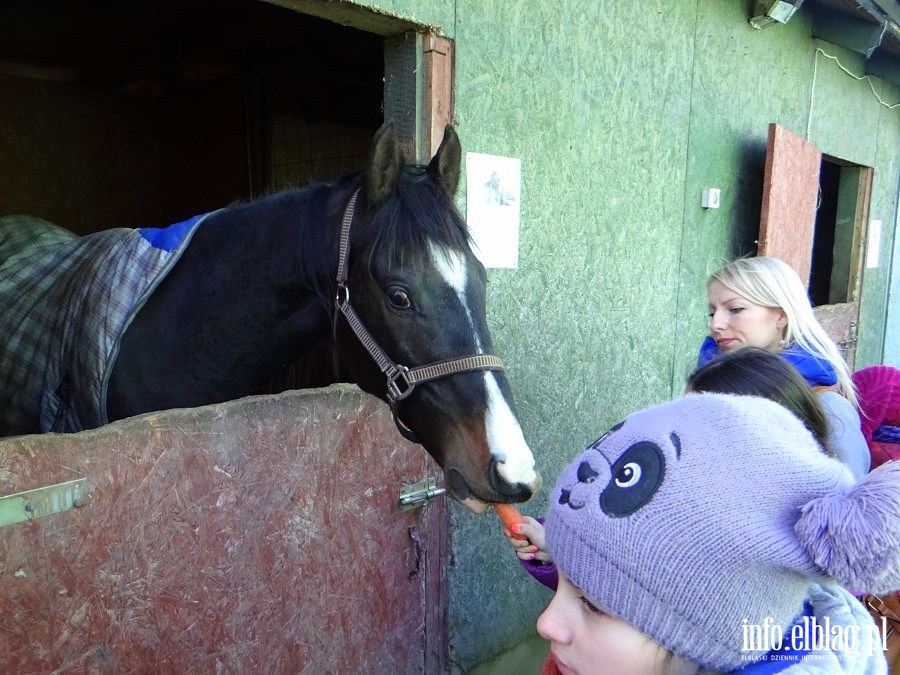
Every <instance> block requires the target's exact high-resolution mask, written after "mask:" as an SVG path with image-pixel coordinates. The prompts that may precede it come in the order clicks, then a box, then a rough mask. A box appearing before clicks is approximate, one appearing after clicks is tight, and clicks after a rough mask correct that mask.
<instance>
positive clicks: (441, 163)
mask: <svg viewBox="0 0 900 675" xmlns="http://www.w3.org/2000/svg"><path fill="white" fill-rule="evenodd" d="M461 159H462V148H461V147H460V145H459V136H457V135H456V130H455V129H454V128H453V127H452V126H450V125H449V124H448V125H447V126H446V127H444V139H443V140H442V141H441V146H440V147H439V148H438V151H437V152H436V153H435V155H434V157H433V158H432V160H431V163H430V164H429V165H428V170H429V171H430V172H432V173H433V174H435V175H436V176H437V178H438V180H439V181H440V182H441V185H443V186H444V189H445V190H446V191H447V194H448V195H450V196H451V197H453V196H455V195H456V188H457V187H459V164H460V160H461Z"/></svg>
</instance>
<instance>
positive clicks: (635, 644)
mask: <svg viewBox="0 0 900 675" xmlns="http://www.w3.org/2000/svg"><path fill="white" fill-rule="evenodd" d="M537 628H538V632H539V633H540V634H541V635H542V636H543V637H544V638H546V639H547V640H550V649H551V651H552V652H553V655H554V657H555V658H556V662H557V664H558V666H559V670H560V671H561V672H562V673H563V675H661V674H662V673H667V674H668V673H673V675H674V673H679V674H680V673H682V672H694V669H690V670H688V671H684V670H682V669H680V668H678V667H677V666H682V665H685V664H683V663H682V662H681V660H680V659H679V660H673V662H672V663H669V664H667V663H666V662H667V658H666V655H667V652H666V650H665V649H664V648H663V647H662V646H661V645H659V644H658V643H656V642H654V641H653V640H651V639H650V638H649V637H647V636H646V635H644V634H643V633H641V632H640V631H639V630H637V629H636V628H633V627H632V626H631V625H630V624H628V623H626V622H624V621H622V620H621V619H618V618H616V617H614V616H612V615H610V614H607V613H606V612H604V611H602V610H600V609H598V608H597V607H595V606H594V605H593V604H592V603H591V602H590V601H589V600H587V599H586V598H585V597H584V596H583V595H582V594H581V591H580V590H579V589H578V588H576V587H575V586H573V585H572V583H571V582H570V581H569V580H568V579H566V578H565V576H563V575H562V574H560V575H559V586H558V588H557V591H556V595H555V596H554V597H553V600H552V601H551V602H550V605H549V606H548V607H547V609H545V610H544V613H543V614H541V616H540V617H538V622H537ZM672 666H676V668H675V669H674V670H672Z"/></svg>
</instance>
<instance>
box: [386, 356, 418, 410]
mask: <svg viewBox="0 0 900 675" xmlns="http://www.w3.org/2000/svg"><path fill="white" fill-rule="evenodd" d="M385 374H386V375H387V395H388V398H389V399H391V400H392V401H402V400H403V399H405V398H406V397H407V396H409V395H410V394H411V393H412V392H413V389H415V388H416V385H415V384H414V383H412V382H410V381H409V368H407V367H406V366H401V365H399V364H397V365H395V366H394V367H393V368H391V370H390V371H388V372H387V373H385ZM400 380H402V381H403V388H402V389H401V388H400V386H399V384H398V383H399V381H400Z"/></svg>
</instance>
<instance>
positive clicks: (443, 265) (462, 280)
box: [428, 241, 482, 354]
mask: <svg viewBox="0 0 900 675" xmlns="http://www.w3.org/2000/svg"><path fill="white" fill-rule="evenodd" d="M428 248H429V253H430V254H431V260H432V262H433V263H434V267H435V269H437V271H438V273H439V274H440V275H441V277H442V278H443V279H444V281H446V282H447V285H448V286H449V287H450V288H452V289H453V290H454V292H455V293H456V297H457V298H459V304H461V305H462V308H463V311H465V313H466V319H467V320H468V321H469V327H470V328H471V330H472V337H473V338H474V339H475V351H476V353H478V354H480V353H481V344H482V343H481V336H480V335H479V334H478V330H477V328H476V326H475V322H474V321H473V320H472V310H471V309H469V304H468V303H467V302H466V286H467V285H468V283H469V278H468V274H467V272H466V258H465V256H463V254H462V253H460V252H459V251H449V250H447V249H445V248H441V247H440V246H438V245H437V244H435V243H434V242H433V241H430V242H428Z"/></svg>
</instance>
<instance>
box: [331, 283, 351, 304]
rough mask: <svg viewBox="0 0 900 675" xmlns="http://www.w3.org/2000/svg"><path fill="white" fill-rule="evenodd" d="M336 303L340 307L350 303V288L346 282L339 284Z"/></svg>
mask: <svg viewBox="0 0 900 675" xmlns="http://www.w3.org/2000/svg"><path fill="white" fill-rule="evenodd" d="M334 301H335V302H336V303H337V305H338V307H340V306H342V305H346V304H347V303H348V302H350V288H349V287H348V286H347V284H345V283H344V282H341V283H339V284H338V287H337V294H336V295H335V297H334Z"/></svg>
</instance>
